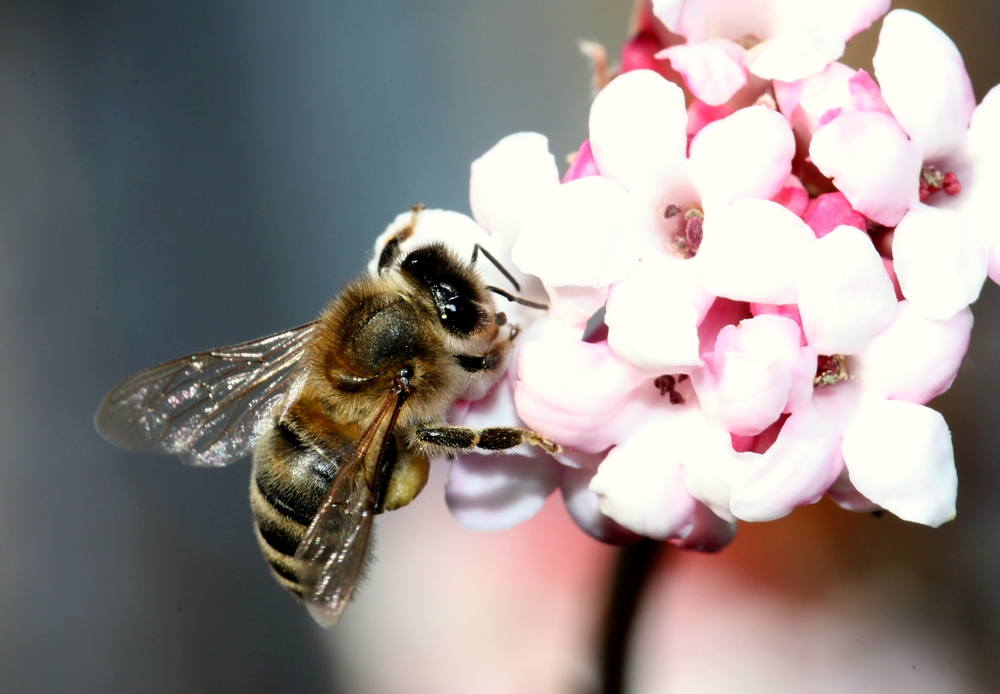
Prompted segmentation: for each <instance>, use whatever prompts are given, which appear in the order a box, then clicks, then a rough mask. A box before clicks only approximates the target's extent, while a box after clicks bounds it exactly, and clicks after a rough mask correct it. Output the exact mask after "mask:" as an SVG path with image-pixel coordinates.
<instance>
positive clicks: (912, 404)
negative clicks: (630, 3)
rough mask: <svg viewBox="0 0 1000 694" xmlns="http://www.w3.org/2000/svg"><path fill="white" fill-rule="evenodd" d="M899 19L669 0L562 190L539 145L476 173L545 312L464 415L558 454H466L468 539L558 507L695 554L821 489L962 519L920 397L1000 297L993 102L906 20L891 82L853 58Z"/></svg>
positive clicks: (999, 141) (832, 7)
mask: <svg viewBox="0 0 1000 694" xmlns="http://www.w3.org/2000/svg"><path fill="white" fill-rule="evenodd" d="M887 10H888V0H856V1H855V2H850V3H840V2H834V1H833V0H811V1H810V2H801V1H799V0H654V1H653V2H652V3H651V4H650V5H648V6H647V7H646V8H645V11H644V12H643V14H642V16H641V18H640V21H639V24H638V31H637V33H636V34H635V36H633V37H632V38H631V39H630V40H629V41H628V42H627V43H626V45H625V47H624V49H623V53H622V57H621V63H620V65H621V66H620V70H619V73H618V75H617V76H616V77H615V78H614V79H611V80H609V81H607V84H606V86H604V87H603V89H601V91H600V92H599V93H598V95H597V96H596V98H595V100H594V102H593V105H592V108H591V111H590V120H589V131H590V135H589V139H588V140H587V141H586V142H584V143H583V145H582V146H581V147H580V150H579V152H577V153H576V155H575V158H574V159H573V161H572V163H571V165H570V167H569V170H568V171H567V173H566V174H565V176H564V177H563V179H562V180H561V181H560V180H559V177H558V172H557V169H556V165H555V161H554V159H553V157H552V156H551V154H549V152H548V147H547V141H546V140H545V138H543V137H542V136H540V135H537V134H531V133H521V134H516V135H511V136H510V137H507V138H505V139H504V140H502V141H501V142H500V143H499V144H497V145H496V146H495V147H494V148H493V149H492V150H490V151H489V152H488V153H487V154H486V155H484V156H483V157H482V158H481V159H479V160H477V161H476V162H475V163H474V164H473V167H472V181H471V201H472V211H473V216H474V217H475V222H476V223H478V226H477V224H476V223H474V222H472V221H471V220H468V219H467V218H464V217H463V218H462V219H463V220H465V221H464V223H465V224H467V225H470V229H471V228H474V231H471V232H469V233H470V234H474V235H475V234H478V235H479V236H481V237H482V238H483V240H482V241H481V243H483V244H484V245H487V246H489V245H490V244H492V246H490V247H491V250H492V251H493V252H494V254H495V255H496V256H497V257H498V258H502V259H504V260H507V261H512V263H513V265H514V266H516V267H517V268H518V269H519V270H520V271H521V274H519V276H518V278H519V279H523V280H524V286H525V288H526V292H527V293H528V298H533V299H536V300H537V298H538V297H539V296H542V297H544V296H545V295H546V294H547V303H549V305H550V309H549V311H547V312H546V313H544V314H541V315H540V314H539V313H538V312H535V313H532V312H531V310H522V311H521V313H520V314H518V320H519V321H521V323H522V325H523V326H524V327H525V328H526V329H525V331H524V333H523V334H522V335H521V336H520V337H518V346H519V349H518V353H517V354H516V356H515V359H516V368H515V367H512V368H511V369H510V372H509V373H508V377H507V378H506V379H505V380H504V381H503V382H501V383H500V384H498V386H497V387H495V388H494V389H493V391H492V392H491V393H490V394H489V395H488V396H487V397H486V398H484V399H481V400H477V401H473V402H465V403H463V404H462V406H461V407H460V408H458V410H457V411H456V413H455V415H454V416H455V419H456V421H462V422H465V423H468V424H470V425H473V426H476V425H480V424H487V423H489V424H496V423H497V422H498V421H500V422H501V423H512V424H519V425H524V426H527V427H530V428H532V429H534V430H536V431H538V432H539V433H541V434H543V435H544V436H546V437H548V438H550V439H552V440H555V441H557V442H559V443H560V444H561V445H562V446H563V448H564V452H563V453H562V454H561V455H558V456H554V457H550V456H547V455H545V454H544V453H541V452H540V451H537V450H526V451H519V452H518V455H516V456H510V455H507V456H489V457H487V456H480V455H467V456H463V457H461V458H459V459H457V460H455V461H454V462H453V463H452V467H451V471H450V476H449V482H448V487H447V500H448V503H449V505H450V507H451V509H452V511H453V513H454V514H455V516H456V517H457V518H458V520H459V521H460V522H461V523H463V524H464V525H466V526H468V527H474V528H500V527H507V526H509V525H512V524H514V523H517V522H520V521H522V520H524V519H526V518H527V517H530V516H531V515H532V514H533V513H535V512H536V511H537V510H538V509H539V508H540V507H541V504H542V503H543V502H544V500H545V498H546V497H547V496H548V494H550V493H551V492H552V491H553V490H554V489H555V488H556V487H559V488H560V489H561V490H562V494H563V497H564V500H565V503H566V506H567V508H568V510H569V512H570V514H571V515H572V516H573V518H574V519H575V520H576V521H577V523H578V524H579V525H580V526H581V527H582V528H583V529H584V530H586V531H587V532H589V533H591V534H592V535H594V536H595V537H598V538H601V539H604V540H608V541H626V540H628V539H629V538H631V537H634V536H635V535H637V534H638V535H645V536H649V537H654V538H662V539H670V540H671V541H672V542H674V543H675V544H678V545H680V546H683V547H689V548H695V549H701V550H714V549H718V548H720V547H722V546H724V545H725V544H726V543H727V542H728V541H729V540H731V539H732V537H733V535H734V533H735V529H736V522H737V520H746V521H764V520H771V519H775V518H779V517H781V516H783V515H786V514H788V513H789V512H790V511H791V510H792V509H793V508H795V507H796V506H800V505H803V504H810V503H814V502H815V501H817V500H818V499H820V498H821V497H822V496H823V495H829V496H830V497H831V498H832V499H833V500H834V501H836V502H837V503H839V504H840V505H842V506H844V507H845V508H849V509H854V510H876V509H880V508H881V509H886V510H888V511H890V512H892V513H894V514H896V515H897V516H899V517H901V518H904V519H906V520H910V521H914V522H919V523H925V524H928V525H932V526H937V525H940V524H941V523H944V522H945V521H948V520H950V519H951V518H953V517H954V515H955V497H956V492H957V476H956V473H955V465H954V456H953V451H952V444H951V438H950V433H949V430H948V427H947V425H946V424H945V422H944V419H943V418H942V417H941V415H940V414H939V413H937V412H936V411H934V410H932V409H930V408H928V407H926V403H927V402H929V401H930V400H931V399H932V398H934V397H936V396H937V395H939V394H941V393H943V392H944V391H945V390H947V389H948V387H949V386H950V385H951V383H952V381H953V380H954V378H955V375H956V373H957V370H958V367H959V365H960V363H961V360H962V358H963V356H964V354H965V352H966V349H967V347H968V343H969V335H970V331H971V329H972V314H971V311H970V310H969V308H968V305H969V304H970V303H971V302H973V301H975V299H976V298H977V297H978V294H979V291H980V288H981V286H982V284H983V281H984V280H985V278H986V277H987V274H988V273H989V275H990V276H991V277H992V278H993V279H995V280H1000V259H998V257H997V242H996V241H997V235H998V233H1000V225H998V224H996V223H995V222H993V220H992V217H991V216H990V214H989V211H988V202H989V200H988V196H989V194H990V193H989V192H988V191H990V189H991V188H994V187H995V184H994V182H997V183H1000V112H998V109H1000V104H998V101H1000V96H997V95H996V92H997V90H994V91H993V92H990V94H989V95H988V96H987V97H986V98H985V99H984V101H983V102H982V103H981V104H979V105H978V106H977V105H976V102H975V97H974V95H973V91H972V86H971V83H970V81H969V78H968V75H967V74H966V71H965V68H964V65H963V63H962V59H961V56H960V55H959V53H958V51H957V49H956V48H955V46H954V44H953V43H952V42H951V41H950V40H949V39H948V37H947V36H945V35H944V34H943V33H942V32H941V31H940V30H939V29H938V28H937V27H935V26H934V25H933V24H931V23H930V22H929V21H927V20H926V19H925V18H923V17H922V16H920V15H918V14H915V13H913V12H908V11H903V10H896V11H893V12H890V13H889V14H888V15H886V16H885V18H884V22H883V26H882V30H881V34H880V38H879V45H878V50H877V52H876V54H875V56H874V61H873V64H874V75H869V74H868V73H866V72H864V71H861V70H854V69H852V68H850V67H848V66H846V65H844V64H842V63H840V62H837V59H838V58H839V57H840V56H841V54H842V53H843V50H844V46H845V43H846V41H848V40H849V39H850V38H851V37H852V36H854V35H855V34H857V33H858V32H859V31H861V30H863V29H865V28H867V27H868V26H870V25H871V24H872V23H873V22H874V21H875V20H877V19H878V18H879V17H881V16H882V15H883V14H885V13H886V11H887ZM442 214H443V213H442ZM470 238H471V237H470ZM477 238H478V237H477ZM470 243H471V242H470ZM535 278H537V280H536V279H535ZM543 287H544V292H543V290H542V288H543ZM519 308H523V307H519ZM599 318H603V320H602V321H601V320H598V319H599ZM588 326H589V327H588Z"/></svg>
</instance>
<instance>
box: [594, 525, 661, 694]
mask: <svg viewBox="0 0 1000 694" xmlns="http://www.w3.org/2000/svg"><path fill="white" fill-rule="evenodd" d="M663 546H664V543H663V542H660V541H658V540H650V539H649V538H645V537H644V538H642V539H641V540H639V541H638V542H634V543H632V544H630V545H626V546H625V547H623V548H622V550H621V552H620V553H619V555H618V561H617V562H616V563H615V571H614V576H613V578H612V582H611V594H610V595H609V600H608V611H607V614H606V615H605V618H604V637H603V642H602V644H601V692H602V694H621V693H622V692H624V691H625V681H624V679H625V659H626V657H627V655H628V647H629V639H630V636H631V632H632V626H633V624H634V623H635V617H636V611H637V609H638V607H639V601H640V599H641V597H642V592H643V589H644V588H645V586H646V584H647V583H648V582H649V577H650V576H651V575H652V572H653V568H654V567H655V566H656V562H657V558H658V557H659V556H660V551H661V549H662V548H663Z"/></svg>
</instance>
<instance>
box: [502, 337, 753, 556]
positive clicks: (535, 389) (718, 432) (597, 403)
mask: <svg viewBox="0 0 1000 694" xmlns="http://www.w3.org/2000/svg"><path fill="white" fill-rule="evenodd" d="M518 377H519V381H518V384H517V387H516V389H515V402H516V403H517V408H518V412H519V413H520V415H521V417H522V418H523V419H524V421H525V422H526V423H527V424H528V425H529V426H531V427H533V428H535V429H536V430H537V431H539V432H544V433H545V435H546V436H551V437H555V438H556V439H558V440H559V441H560V442H561V443H562V445H563V446H564V447H566V449H567V454H566V455H568V456H569V459H568V460H566V459H565V458H566V457H565V456H563V457H564V462H570V463H572V462H574V461H577V463H578V464H579V465H580V467H581V471H580V473H578V474H577V475H576V477H577V485H578V487H577V489H581V488H582V484H583V482H586V483H587V485H588V494H587V495H585V498H587V499H589V501H588V502H587V503H588V504H589V506H590V509H591V514H590V516H589V517H590V518H591V519H593V521H599V520H600V519H601V518H602V517H606V518H610V519H612V520H613V521H615V522H616V523H617V524H618V525H620V526H622V527H623V528H626V529H627V530H629V531H631V532H634V533H638V534H641V535H646V536H649V537H658V538H665V539H666V538H670V539H673V540H675V541H676V542H677V543H678V544H681V545H682V546H683V545H685V543H691V546H693V547H695V548H698V549H702V550H710V549H718V548H720V547H721V546H723V545H725V544H726V543H728V542H729V540H731V539H732V536H733V532H734V529H735V526H734V524H733V521H734V519H733V518H732V516H731V515H730V514H729V513H728V510H724V509H720V511H723V514H724V515H723V516H722V517H720V516H718V515H716V513H712V512H710V511H709V510H708V508H706V507H705V506H704V504H702V503H701V502H700V500H699V499H698V498H696V496H695V495H694V494H692V493H691V492H690V491H689V489H688V486H687V485H688V480H689V476H690V471H691V470H692V469H698V468H699V466H701V467H705V466H708V465H709V464H710V462H709V460H708V459H707V458H711V459H712V462H713V463H714V465H715V467H718V468H720V469H726V470H728V469H729V468H730V467H732V464H733V463H734V461H735V460H736V458H737V457H738V454H736V453H734V452H733V450H732V447H731V446H730V443H729V434H728V433H727V432H726V431H725V430H724V429H723V428H721V427H720V426H718V425H716V424H713V423H712V422H711V421H710V420H709V419H708V418H707V417H706V416H705V415H704V413H703V412H702V411H701V408H700V407H698V405H697V403H696V402H694V400H693V393H692V392H691V390H690V387H689V386H688V385H687V384H686V383H681V384H674V385H672V386H671V391H673V392H676V393H677V394H678V395H680V397H679V398H675V397H665V395H666V391H665V390H664V387H663V386H658V385H657V384H656V381H657V380H658V379H654V378H653V377H650V376H647V375H646V374H644V373H643V372H642V371H640V370H638V369H636V368H635V367H633V366H632V365H630V364H629V363H628V362H626V361H624V360H623V359H622V358H621V357H619V356H618V355H616V354H615V352H614V351H613V350H612V349H611V348H610V347H609V346H608V345H607V343H604V342H600V343H595V344H592V343H587V342H580V341H578V340H569V339H566V340H554V341H549V342H534V343H531V344H528V345H525V347H524V348H523V350H522V353H521V358H520V360H519V361H518ZM685 398H687V399H689V402H687V403H685V402H684V401H685ZM588 470H589V472H587V471H588ZM595 471H596V472H595ZM715 484H718V485H722V486H726V485H727V484H728V483H727V481H726V480H725V479H719V480H717V481H716V482H715ZM578 493H580V492H578ZM564 494H565V489H564ZM713 510H715V509H713ZM595 511H599V515H598V514H597V513H595ZM574 518H576V519H577V521H578V522H580V521H581V519H580V518H577V517H576V516H574Z"/></svg>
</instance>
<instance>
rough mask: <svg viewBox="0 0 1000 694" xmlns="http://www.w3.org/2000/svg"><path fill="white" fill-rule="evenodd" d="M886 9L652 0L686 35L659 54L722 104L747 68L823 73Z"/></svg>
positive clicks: (867, 0)
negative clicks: (849, 42)
mask: <svg viewBox="0 0 1000 694" xmlns="http://www.w3.org/2000/svg"><path fill="white" fill-rule="evenodd" d="M888 9H889V0H851V1H850V2H839V1H836V0H653V12H654V13H655V14H656V16H657V18H658V19H659V20H660V21H661V22H663V24H664V25H666V27H667V28H668V29H670V31H672V32H673V33H675V34H679V35H681V36H683V37H685V38H686V39H687V43H686V44H682V45H678V46H671V47H670V48H667V49H666V50H664V51H662V52H660V53H659V54H658V55H657V57H664V58H669V59H670V61H671V63H672V64H673V66H674V69H676V70H677V71H678V72H680V73H681V74H682V75H684V79H685V82H686V84H687V86H688V88H689V89H690V90H691V92H692V93H693V94H694V95H695V96H696V97H698V98H699V99H701V100H702V101H704V102H706V103H708V104H711V105H717V104H722V103H725V102H726V101H728V100H729V99H730V98H731V97H732V96H733V95H734V94H735V93H736V92H737V91H738V90H739V89H740V88H741V87H742V86H743V85H745V84H746V82H747V73H748V72H749V73H751V74H753V75H756V76H757V77H762V78H764V79H767V80H772V79H773V80H782V81H784V82H794V81H796V80H800V79H803V78H805V77H808V76H809V75H813V74H816V73H818V72H821V71H822V70H823V69H824V68H826V66H827V65H829V64H830V63H831V62H832V61H834V60H836V59H837V58H839V57H840V56H841V55H842V54H843V52H844V45H845V43H846V41H847V40H848V39H850V38H851V37H852V36H854V35H855V34H857V33H858V32H861V31H863V30H864V29H867V28H868V27H869V26H871V24H872V22H874V21H875V20H876V19H878V18H879V17H881V16H882V15H883V14H885V13H886V12H887V11H888Z"/></svg>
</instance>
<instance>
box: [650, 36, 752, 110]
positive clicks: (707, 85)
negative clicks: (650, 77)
mask: <svg viewBox="0 0 1000 694" xmlns="http://www.w3.org/2000/svg"><path fill="white" fill-rule="evenodd" d="M743 53H744V50H743V48H742V47H741V46H739V45H738V44H736V43H734V42H732V41H726V40H724V39H715V40H709V41H700V42H698V43H693V44H680V45H677V46H671V47H670V48H667V49H665V50H662V51H660V52H659V53H657V54H656V57H657V58H667V59H669V60H670V64H671V65H673V67H674V69H675V70H677V72H679V73H681V75H683V77H684V83H685V84H686V85H687V88H688V89H689V90H691V93H692V94H694V95H695V96H696V97H697V98H699V99H701V100H702V101H704V102H705V103H706V104H708V105H710V106H719V105H720V104H724V103H726V102H727V101H729V99H731V98H732V96H733V94H735V93H736V92H738V91H739V90H740V89H741V88H742V87H743V86H744V85H745V84H746V83H747V71H746V69H745V68H744V67H743Z"/></svg>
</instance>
